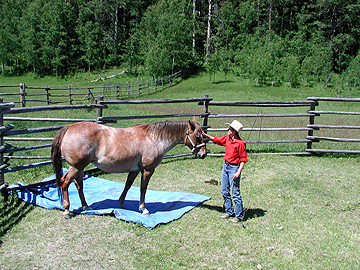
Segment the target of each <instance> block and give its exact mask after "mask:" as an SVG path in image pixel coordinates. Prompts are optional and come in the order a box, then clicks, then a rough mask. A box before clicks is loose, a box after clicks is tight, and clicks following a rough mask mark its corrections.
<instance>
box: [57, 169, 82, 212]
mask: <svg viewBox="0 0 360 270" xmlns="http://www.w3.org/2000/svg"><path fill="white" fill-rule="evenodd" d="M78 174H79V170H78V169H77V168H75V167H73V166H70V167H69V170H68V171H67V172H66V173H65V174H64V176H63V177H62V178H61V180H60V181H61V188H62V193H63V207H64V209H65V210H64V213H63V215H64V217H65V218H70V211H69V208H70V201H69V191H68V188H69V185H70V183H71V182H72V181H73V180H74V179H75V178H76V177H77V176H78Z"/></svg>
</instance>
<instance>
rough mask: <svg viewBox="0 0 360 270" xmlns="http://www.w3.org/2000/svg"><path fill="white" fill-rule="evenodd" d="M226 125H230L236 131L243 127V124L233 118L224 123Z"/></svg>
mask: <svg viewBox="0 0 360 270" xmlns="http://www.w3.org/2000/svg"><path fill="white" fill-rule="evenodd" d="M226 125H229V126H230V127H232V128H233V129H235V130H236V131H237V132H240V130H242V129H243V127H244V126H243V125H242V124H241V123H240V122H239V121H238V120H234V121H232V122H231V124H230V123H226Z"/></svg>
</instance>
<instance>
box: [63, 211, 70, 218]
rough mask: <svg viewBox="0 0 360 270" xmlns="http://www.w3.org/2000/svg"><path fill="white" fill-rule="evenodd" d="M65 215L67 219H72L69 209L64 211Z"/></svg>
mask: <svg viewBox="0 0 360 270" xmlns="http://www.w3.org/2000/svg"><path fill="white" fill-rule="evenodd" d="M63 217H64V218H65V219H70V218H71V216H70V212H69V211H65V212H64V213H63Z"/></svg>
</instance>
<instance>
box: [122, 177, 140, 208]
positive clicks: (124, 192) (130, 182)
mask: <svg viewBox="0 0 360 270" xmlns="http://www.w3.org/2000/svg"><path fill="white" fill-rule="evenodd" d="M138 174H139V172H129V174H128V177H127V180H126V184H125V188H124V190H123V192H122V193H121V196H120V198H119V204H120V208H124V201H125V197H126V194H127V192H128V191H129V189H130V188H131V186H132V184H133V183H134V180H135V178H136V176H137V175H138Z"/></svg>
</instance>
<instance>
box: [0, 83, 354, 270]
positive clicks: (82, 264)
mask: <svg viewBox="0 0 360 270" xmlns="http://www.w3.org/2000/svg"><path fill="white" fill-rule="evenodd" d="M80 77H81V76H80ZM217 78H218V79H219V82H217V83H213V84H209V81H208V77H207V76H200V77H196V78H195V77H194V78H190V79H188V80H184V81H182V82H181V83H179V84H177V85H176V86H174V87H171V88H168V89H165V90H164V91H162V92H159V93H157V94H152V95H150V96H144V97H141V98H147V99H164V98H194V97H202V96H203V95H204V94H208V95H209V96H210V97H213V98H214V99H216V100H304V99H306V97H308V96H332V93H331V89H330V91H329V92H325V90H324V88H321V86H319V87H318V88H295V89H294V88H289V87H283V88H276V87H267V88H260V87H257V86H254V85H253V84H252V83H251V82H248V81H247V80H246V79H239V78H236V77H232V76H228V81H227V82H221V81H220V80H221V77H220V76H219V77H217ZM13 79H14V78H13ZM81 79H82V77H81ZM24 82H25V81H24ZM18 83H19V81H17V82H15V81H14V82H13V83H10V82H7V84H18ZM25 83H27V82H25ZM60 83H67V82H60ZM33 85H40V84H39V83H38V84H36V82H34V84H33ZM49 85H50V84H49ZM332 106H333V105H332ZM343 106H345V107H346V109H347V110H349V111H351V110H353V111H356V105H352V104H345V105H343ZM184 109H185V110H186V111H189V110H191V108H190V107H188V104H182V105H174V106H173V107H171V108H169V107H167V106H157V107H151V108H150V107H148V106H142V107H136V108H135V107H130V108H122V107H118V108H114V109H113V110H111V111H110V113H114V114H115V115H116V114H120V113H121V114H122V115H132V114H135V115H136V114H149V112H150V113H151V114H153V113H154V112H160V113H161V112H166V111H182V110H184ZM199 109H200V108H199ZM335 109H336V108H335ZM229 110H230V111H232V110H236V109H235V108H234V109H229ZM256 110H258V109H256ZM58 113H59V115H57V116H56V117H71V112H70V111H63V112H58ZM89 113H90V114H91V115H94V111H87V112H86V111H79V112H77V114H76V118H81V117H84V118H85V117H89ZM39 115H40V113H39ZM41 117H45V116H43V115H41ZM47 117H55V116H54V115H49V116H47ZM346 120H348V119H346ZM252 121H253V120H250V121H249V123H247V124H246V126H251V124H252ZM337 121H339V122H341V119H337ZM349 121H351V122H352V123H354V124H356V125H360V124H359V123H358V121H359V120H357V119H352V118H351V119H350V120H349ZM130 123H131V122H121V123H119V125H128V124H130ZM14 124H17V123H14ZM220 124H221V123H220V122H219V123H217V125H220ZM271 124H273V123H271ZM278 124H279V125H282V123H278ZM32 125H35V126H36V124H32ZM262 125H263V127H266V125H267V123H266V122H264V123H262ZM24 128H25V127H24ZM244 136H245V138H246V139H248V135H247V134H244ZM251 136H254V137H255V138H250V139H257V138H256V136H257V134H252V135H251ZM261 136H265V133H264V134H261ZM270 136H275V137H277V135H270ZM351 136H353V134H352V135H351ZM262 139H263V137H262ZM209 147H212V146H210V145H209ZM271 147H272V146H270V148H271ZM285 147H288V146H285ZM289 147H290V146H289ZM176 148H179V149H182V151H183V150H184V146H177V147H176ZM249 150H250V151H249V152H251V153H254V152H257V151H260V150H261V149H253V150H252V151H251V149H249ZM285 150H287V149H285ZM46 151H49V149H46ZM175 151H178V150H176V149H175ZM179 151H180V150H179ZM40 152H41V151H40ZM39 154H41V153H39ZM359 163H360V158H359V156H354V155H353V156H350V155H320V156H311V157H305V156H304V157H299V156H275V155H268V156H262V155H260V156H258V155H253V154H251V155H249V162H248V163H247V164H246V167H245V169H244V171H243V174H242V180H241V192H242V197H243V201H244V207H245V208H247V212H246V216H245V221H244V222H243V223H242V224H233V223H231V222H229V221H227V220H222V219H220V218H219V216H220V215H222V198H221V195H220V187H219V186H218V185H211V184H209V183H205V181H208V180H210V179H215V180H218V181H220V173H221V166H222V158H221V157H207V158H206V159H204V160H198V159H195V158H193V157H185V158H178V159H172V160H170V159H166V160H164V161H163V162H162V164H160V166H159V167H158V168H157V170H156V171H155V174H154V176H153V177H152V179H151V180H150V183H149V189H153V190H167V191H183V192H193V193H197V194H202V195H206V196H210V197H211V200H209V201H206V202H205V203H203V204H202V205H200V206H198V207H196V208H194V209H193V210H192V211H190V212H189V213H186V214H185V215H184V216H183V217H181V218H180V219H178V220H176V221H173V222H171V223H169V224H165V225H159V226H157V227H155V228H154V229H152V230H148V229H146V228H144V227H142V226H141V225H137V224H132V223H127V222H124V221H120V220H117V219H116V218H114V217H113V216H88V215H76V216H75V217H73V218H72V219H70V220H65V219H64V218H63V217H62V212H61V211H59V210H47V209H43V208H40V207H34V206H32V205H28V204H25V203H23V202H21V201H20V200H18V199H17V198H14V197H10V200H9V201H8V202H4V200H3V197H2V196H0V207H1V212H0V225H1V230H0V232H1V234H0V269H64V268H65V269H66V268H67V269H144V270H145V269H231V268H233V269H320V268H326V269H358V268H359V267H360V259H359V258H360V251H359V248H358V247H359V245H360V195H359V190H360V174H359ZM51 174H52V171H51V168H50V166H46V167H41V168H37V169H32V170H24V171H20V172H17V173H11V174H6V175H5V177H6V181H7V182H10V183H15V182H16V181H23V182H25V183H33V182H38V181H41V180H42V179H43V178H45V177H47V176H49V175H51ZM100 177H102V178H105V179H109V180H114V181H120V182H122V183H124V182H125V180H126V175H125V174H100ZM134 185H135V186H139V185H140V183H139V178H137V179H136V180H135V183H134ZM119 196H120V194H119ZM70 200H71V198H70Z"/></svg>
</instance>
